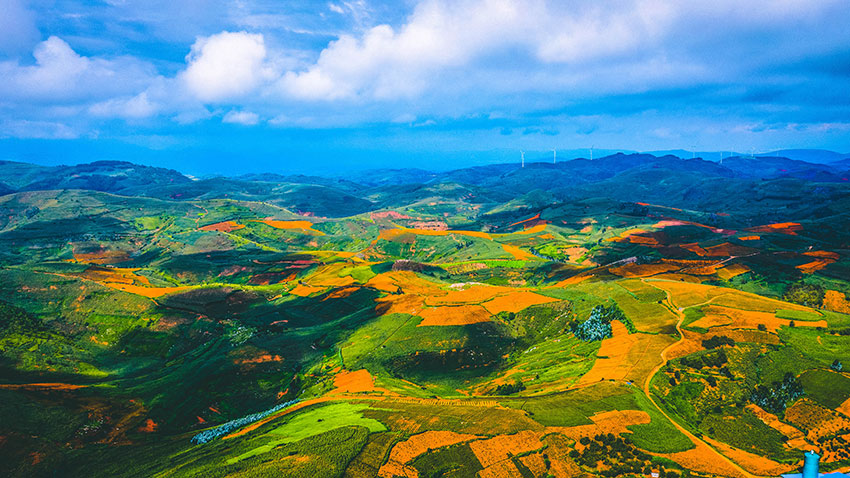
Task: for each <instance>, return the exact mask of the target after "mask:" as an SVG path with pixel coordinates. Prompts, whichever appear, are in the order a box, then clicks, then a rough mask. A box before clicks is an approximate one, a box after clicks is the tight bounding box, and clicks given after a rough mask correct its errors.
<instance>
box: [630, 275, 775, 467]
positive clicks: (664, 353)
mask: <svg viewBox="0 0 850 478" xmlns="http://www.w3.org/2000/svg"><path fill="white" fill-rule="evenodd" d="M641 282H643V283H644V284H648V285H650V286H652V287H655V286H653V285H652V284H651V283H650V282H647V281H646V280H645V279H641ZM656 289H659V290H662V291H664V293H665V294H666V295H667V298H666V299H665V302H666V303H665V306H666V307H667V308H668V309H670V311H671V312H673V313H674V314H676V315H677V316H678V317H679V320H678V321H677V322H676V333H678V334H679V340H677V341H676V342H674V343H672V344H670V345H669V346H667V347H666V348H665V349H664V350H662V351H661V364H660V365H658V366H656V367H655V368H654V369H652V371H651V372H650V373H649V375H648V376H647V378H646V381H645V382H644V384H643V393H644V394H645V395H646V398H648V399H649V400H650V401H651V402H652V404H653V405H655V408H656V409H657V410H658V411H659V412H661V414H662V415H664V417H665V418H667V419H668V420H670V423H672V424H673V426H675V427H676V428H677V429H678V430H679V431H680V432H682V433H683V434H684V435H685V436H686V437H688V439H690V440H691V442H693V444H694V446H696V447H700V446H701V445H702V446H705V447H708V449H709V450H711V451H712V452H714V454H715V455H717V457H718V458H720V459H721V460H723V461H724V462H726V463H728V464H729V465H731V466H732V467H733V468H734V469H735V470H737V471H738V472H739V473H740V474H741V476H744V477H746V478H766V477H761V476H759V475H754V474H752V473H750V472H748V471H747V470H745V469H744V468H742V467H741V466H740V465H738V464H737V463H735V462H734V461H732V460H731V459H730V458H729V457H727V456H726V455H724V454H723V453H721V452H720V451H718V450H717V449H716V448H714V447H713V446H711V445H710V444H709V443H708V442H706V441H705V440H703V439H701V438H699V437H697V436H696V435H694V434H693V433H691V432H690V431H688V430H687V429H686V428H685V427H683V426H682V425H680V424H679V423H678V422H676V420H673V418H672V417H671V416H670V415H668V414H667V412H665V411H664V409H663V408H661V407H660V406H659V405H658V402H656V401H655V398H653V396H652V393H651V392H650V391H649V385H650V382H652V377H654V376H655V374H656V373H658V371H659V370H661V369H662V368H664V367H665V366H666V365H667V362H668V360H667V351H668V350H670V349H671V348H673V347H675V346H677V345H679V344H680V343H682V342H683V341H684V340H685V334H684V333H682V322H684V321H685V314H684V312H683V311H682V310H680V309H679V308H678V307H675V306H674V305H673V298H672V295H671V294H670V292H669V291H667V290H664V289H661V288H660V287H656ZM715 298H716V297H713V298H711V299H709V300H707V301H705V302H702V303H699V304H695V305H693V306H691V307H700V306H703V305H706V304H709V303H711V302H712V301H713V300H714V299H715Z"/></svg>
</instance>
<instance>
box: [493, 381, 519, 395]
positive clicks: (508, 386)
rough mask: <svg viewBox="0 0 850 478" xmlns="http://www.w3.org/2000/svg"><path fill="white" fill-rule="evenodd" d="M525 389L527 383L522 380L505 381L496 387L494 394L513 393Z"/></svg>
mask: <svg viewBox="0 0 850 478" xmlns="http://www.w3.org/2000/svg"><path fill="white" fill-rule="evenodd" d="M523 390H525V384H524V383H522V382H514V383H503V384H501V385H499V386H498V387H496V390H495V391H494V392H493V394H494V395H513V394H515V393H519V392H521V391H523Z"/></svg>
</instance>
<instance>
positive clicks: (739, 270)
mask: <svg viewBox="0 0 850 478" xmlns="http://www.w3.org/2000/svg"><path fill="white" fill-rule="evenodd" d="M747 272H750V268H749V267H747V266H745V265H743V264H730V265H728V266H726V267H723V268H721V269H717V277H720V278H721V279H723V280H729V279H731V278H733V277H737V276H739V275H741V274H746V273H747Z"/></svg>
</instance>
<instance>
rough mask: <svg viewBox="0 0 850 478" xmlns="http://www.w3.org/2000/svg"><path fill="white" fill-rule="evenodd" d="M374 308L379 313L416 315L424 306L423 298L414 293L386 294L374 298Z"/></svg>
mask: <svg viewBox="0 0 850 478" xmlns="http://www.w3.org/2000/svg"><path fill="white" fill-rule="evenodd" d="M375 303H376V304H377V305H376V310H377V312H378V313H379V314H380V315H387V314H410V315H418V314H419V311H420V310H422V308H423V307H425V299H423V298H422V297H421V296H418V295H416V294H403V295H388V296H386V297H380V298H377V299H375Z"/></svg>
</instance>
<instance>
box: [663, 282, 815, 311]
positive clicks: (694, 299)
mask: <svg viewBox="0 0 850 478" xmlns="http://www.w3.org/2000/svg"><path fill="white" fill-rule="evenodd" d="M651 281H652V285H654V286H656V287H658V288H659V289H662V290H665V291H667V292H669V293H670V295H671V296H672V299H673V304H674V305H675V306H676V307H683V308H684V307H691V306H694V305H697V304H702V303H705V302H708V301H709V300H711V301H712V303H714V304H717V305H727V306H730V307H736V308H740V309H750V310H757V311H760V312H776V311H777V310H780V309H787V310H799V311H805V312H808V311H811V309H809V308H808V307H803V306H801V305H797V304H791V303H788V302H782V301H779V300H775V299H769V298H766V297H761V296H759V295H756V294H750V293H748V292H741V291H738V290H734V289H727V288H725V287H716V286H710V285H703V284H694V283H688V282H678V281H663V280H651Z"/></svg>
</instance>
